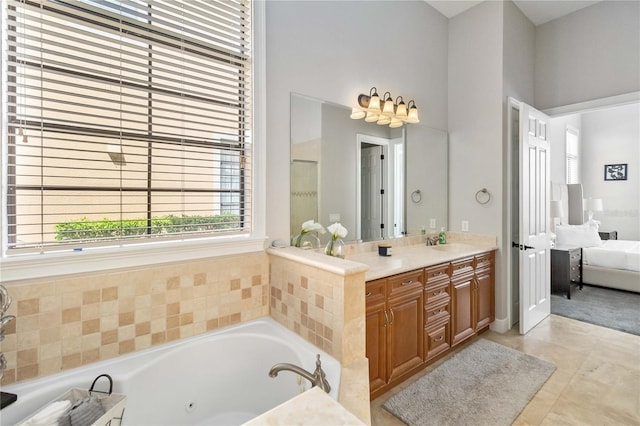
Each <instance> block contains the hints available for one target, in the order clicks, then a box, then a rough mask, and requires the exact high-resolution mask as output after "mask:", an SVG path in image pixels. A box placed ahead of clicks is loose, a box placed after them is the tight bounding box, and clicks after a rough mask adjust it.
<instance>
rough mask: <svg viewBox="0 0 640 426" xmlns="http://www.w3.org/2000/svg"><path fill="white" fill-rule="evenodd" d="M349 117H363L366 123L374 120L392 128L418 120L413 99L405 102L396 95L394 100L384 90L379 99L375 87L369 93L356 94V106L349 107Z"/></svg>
mask: <svg viewBox="0 0 640 426" xmlns="http://www.w3.org/2000/svg"><path fill="white" fill-rule="evenodd" d="M351 118H352V119H354V120H359V119H361V118H364V121H366V122H368V123H373V122H376V123H378V124H380V125H389V127H394V128H395V127H401V126H402V125H403V124H404V123H412V124H415V123H419V122H420V119H419V118H418V108H417V107H416V102H415V101H413V100H411V101H409V103H408V104H405V103H404V99H403V98H402V96H398V97H397V98H396V101H395V102H394V101H393V98H392V96H391V93H390V92H384V94H383V95H382V101H381V100H380V96H379V95H378V89H376V88H375V87H372V88H371V90H370V91H369V95H363V94H361V95H359V96H358V106H357V107H354V108H352V109H351Z"/></svg>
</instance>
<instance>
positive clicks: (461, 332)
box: [451, 274, 475, 346]
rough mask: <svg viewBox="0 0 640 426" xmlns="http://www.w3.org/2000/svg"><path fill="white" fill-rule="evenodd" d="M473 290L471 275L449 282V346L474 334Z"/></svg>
mask: <svg viewBox="0 0 640 426" xmlns="http://www.w3.org/2000/svg"><path fill="white" fill-rule="evenodd" d="M473 288H474V276H473V274H469V275H463V276H460V277H456V278H455V279H452V280H451V334H452V340H451V346H455V345H456V344H458V343H460V342H461V341H463V340H465V339H467V338H468V337H470V336H472V335H474V334H475V321H474V319H475V315H474V314H475V307H474V303H473V301H474V299H473Z"/></svg>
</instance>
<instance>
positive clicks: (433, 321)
mask: <svg viewBox="0 0 640 426" xmlns="http://www.w3.org/2000/svg"><path fill="white" fill-rule="evenodd" d="M450 269H451V268H450V265H449V264H448V263H445V264H442V265H437V266H432V267H430V268H425V270H424V276H425V286H424V356H425V361H428V360H430V359H432V358H434V357H436V356H437V355H439V354H441V353H442V352H445V351H446V350H448V349H449V348H450V347H451V327H450V322H451V290H450Z"/></svg>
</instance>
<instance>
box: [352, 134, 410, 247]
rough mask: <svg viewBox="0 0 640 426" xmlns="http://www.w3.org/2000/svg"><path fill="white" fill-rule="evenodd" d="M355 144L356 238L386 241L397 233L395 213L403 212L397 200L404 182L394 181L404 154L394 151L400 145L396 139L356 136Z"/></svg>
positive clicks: (359, 239)
mask: <svg viewBox="0 0 640 426" xmlns="http://www.w3.org/2000/svg"><path fill="white" fill-rule="evenodd" d="M356 142H357V153H356V161H357V165H356V189H357V191H356V238H357V240H358V241H375V240H381V239H387V238H389V237H390V236H393V233H394V230H393V229H394V225H395V223H396V222H397V219H396V211H398V212H402V210H403V209H402V208H399V209H398V208H396V204H397V202H396V201H395V200H396V199H397V197H396V195H398V193H400V192H401V190H399V189H398V185H401V186H402V184H403V182H404V181H403V180H402V181H398V182H395V180H394V179H395V174H396V164H395V163H396V161H395V160H396V158H397V157H398V156H402V152H401V151H400V152H399V154H398V152H397V151H398V150H397V149H395V147H396V145H397V143H398V141H397V140H395V139H387V138H381V137H377V136H369V135H363V134H357V136H356ZM400 160H401V161H404V159H403V158H400ZM401 172H402V173H404V169H403V170H401ZM400 188H401V187H400Z"/></svg>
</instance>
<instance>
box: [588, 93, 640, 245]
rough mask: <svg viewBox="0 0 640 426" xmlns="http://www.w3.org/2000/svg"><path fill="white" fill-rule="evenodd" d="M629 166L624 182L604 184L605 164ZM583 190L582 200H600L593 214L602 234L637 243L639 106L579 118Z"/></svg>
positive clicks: (639, 229)
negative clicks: (611, 233)
mask: <svg viewBox="0 0 640 426" xmlns="http://www.w3.org/2000/svg"><path fill="white" fill-rule="evenodd" d="M619 163H627V164H628V178H627V180H626V181H605V180H604V165H605V164H619ZM582 186H583V190H584V197H585V198H587V197H593V198H602V202H603V207H604V211H602V212H596V213H594V215H593V216H594V219H597V220H599V221H601V222H602V223H601V225H600V228H601V229H603V230H607V231H609V230H611V231H616V230H617V231H618V238H619V239H622V240H636V241H637V240H640V216H639V212H638V210H640V105H639V104H633V105H625V106H620V107H616V108H607V109H603V110H599V111H594V112H590V113H586V114H582Z"/></svg>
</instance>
